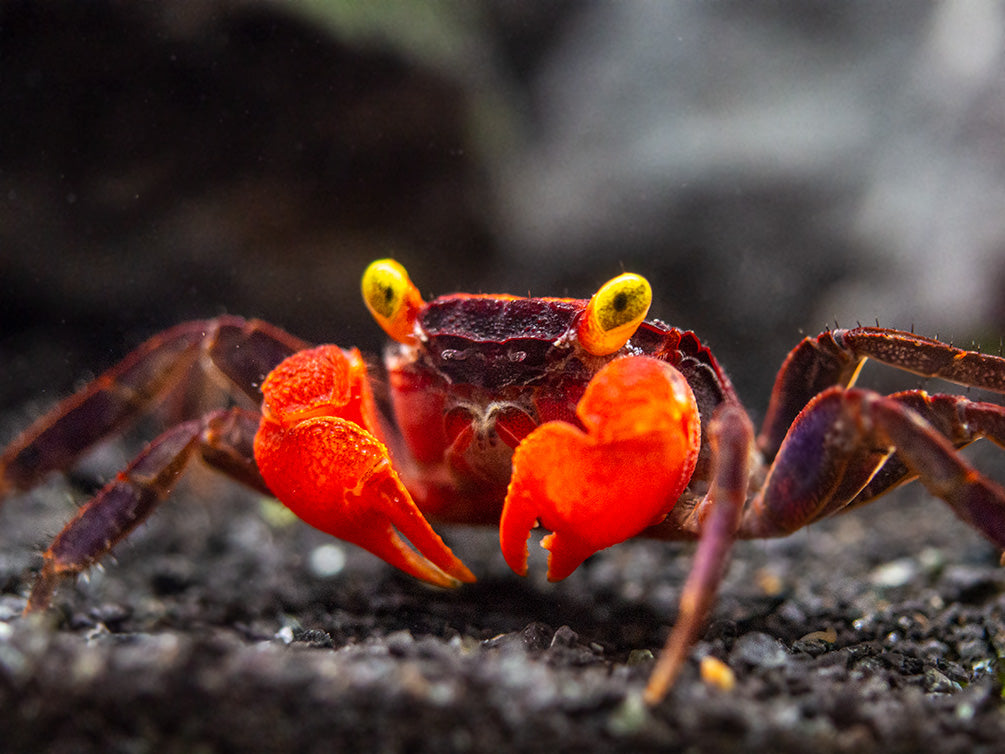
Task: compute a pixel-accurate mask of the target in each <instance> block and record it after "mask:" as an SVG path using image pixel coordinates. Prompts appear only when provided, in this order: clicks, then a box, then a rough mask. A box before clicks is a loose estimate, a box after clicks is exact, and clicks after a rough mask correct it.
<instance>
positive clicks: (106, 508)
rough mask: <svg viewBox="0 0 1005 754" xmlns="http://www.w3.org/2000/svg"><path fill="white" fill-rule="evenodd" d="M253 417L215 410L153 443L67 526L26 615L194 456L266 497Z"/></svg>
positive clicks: (140, 514)
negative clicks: (257, 461) (254, 444)
mask: <svg viewBox="0 0 1005 754" xmlns="http://www.w3.org/2000/svg"><path fill="white" fill-rule="evenodd" d="M257 428H258V417H257V415H255V414H253V413H250V412H247V411H243V410H241V409H236V408H235V409H229V410H226V411H218V412H215V413H212V414H209V415H208V416H206V417H204V418H202V419H193V420H191V421H187V422H184V423H183V424H179V425H177V426H175V427H173V428H171V429H170V430H168V431H167V432H165V433H164V434H162V435H161V436H160V437H158V438H157V439H155V440H154V441H153V442H152V443H150V445H148V446H147V447H146V449H145V450H143V452H142V453H140V454H139V455H138V456H137V457H136V458H135V459H134V460H133V461H132V462H131V463H130V464H129V466H128V467H127V468H126V469H125V470H124V471H122V472H120V473H119V474H118V475H117V476H116V477H115V478H114V479H113V480H112V481H111V482H109V483H108V484H107V485H105V487H104V489H102V490H101V491H100V492H99V493H98V494H97V495H96V496H95V497H94V498H93V499H92V500H91V501H90V502H88V503H87V504H86V505H84V506H82V507H81V508H80V510H79V511H78V512H77V515H76V516H74V518H73V519H72V520H71V521H70V522H69V523H68V524H66V526H65V527H64V528H63V530H62V531H61V532H60V533H59V534H58V535H57V536H56V538H55V539H54V540H53V542H52V544H51V545H50V546H49V549H47V550H46V551H45V553H44V555H43V558H44V560H43V564H42V570H41V573H40V574H39V576H38V579H37V580H36V582H35V586H34V588H33V589H32V592H31V595H30V597H29V599H28V604H27V606H26V607H25V612H26V613H27V612H33V611H36V610H44V609H45V608H46V607H48V605H49V601H50V599H51V598H52V593H53V591H54V590H55V588H56V586H57V584H58V583H59V581H60V580H61V579H63V578H65V577H66V576H70V575H74V574H77V573H80V572H81V571H83V570H85V569H86V568H88V567H89V566H91V565H93V564H94V563H96V562H97V561H98V560H99V559H100V558H101V557H102V556H103V555H104V554H105V553H107V552H108V551H109V550H110V549H111V548H112V547H114V546H115V544H116V543H117V542H119V541H120V540H121V539H122V538H123V537H125V536H126V535H127V534H129V532H131V531H132V530H133V529H134V528H136V526H137V525H139V524H140V523H141V522H142V521H143V520H144V519H146V517H147V516H149V515H150V514H151V513H152V512H153V510H154V509H155V508H156V507H157V505H158V504H159V503H160V502H161V501H162V500H163V499H164V498H165V497H166V496H167V495H168V493H169V492H170V491H171V489H172V487H174V484H175V482H176V481H177V480H178V478H179V477H180V476H181V473H182V471H183V470H184V467H185V464H186V462H187V461H188V460H189V458H190V457H191V455H192V453H193V452H195V451H197V452H199V453H200V454H201V456H202V458H203V459H204V460H205V461H206V462H207V463H209V464H210V465H211V466H214V467H215V468H217V469H219V470H221V471H224V472H225V473H227V474H228V475H229V476H231V477H233V478H235V479H237V480H238V481H241V482H244V483H245V484H247V485H249V486H251V487H253V488H255V489H258V490H260V491H262V492H265V493H266V494H268V489H267V488H266V487H265V483H264V482H263V481H262V478H261V476H260V475H259V473H258V469H257V468H256V466H255V464H254V459H253V456H252V440H253V438H254V434H255V431H256V429H257Z"/></svg>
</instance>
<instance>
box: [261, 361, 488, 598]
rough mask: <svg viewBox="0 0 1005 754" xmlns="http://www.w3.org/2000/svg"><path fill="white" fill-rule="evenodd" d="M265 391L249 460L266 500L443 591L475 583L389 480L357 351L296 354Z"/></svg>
mask: <svg viewBox="0 0 1005 754" xmlns="http://www.w3.org/2000/svg"><path fill="white" fill-rule="evenodd" d="M263 390H264V394H265V400H264V402H263V404H262V423H261V426H260V427H259V431H258V434H257V435H256V437H255V459H256V462H257V463H258V468H259V469H260V470H261V473H262V476H263V478H264V479H265V481H266V483H267V484H268V487H269V489H270V490H271V491H272V494H274V495H275V496H276V497H277V498H279V500H280V501H282V502H283V503H284V504H285V505H286V506H287V507H288V508H289V509H290V510H292V511H293V512H294V513H296V514H297V516H299V517H300V518H301V519H303V520H304V521H306V522H307V523H309V524H310V525H312V526H314V527H316V528H318V529H320V530H321V531H324V532H327V533H328V534H331V535H332V536H335V537H338V538H339V539H343V540H345V541H347V542H352V543H353V544H356V545H359V546H360V547H363V548H365V549H367V550H369V551H370V552H372V553H374V554H375V555H377V556H378V557H380V558H383V559H384V560H385V561H387V562H388V563H390V564H391V565H393V566H395V567H397V568H400V569H401V570H403V571H405V572H406V573H409V574H411V575H412V576H415V577H416V578H419V579H423V580H425V581H428V582H430V583H433V584H437V585H439V586H457V584H458V583H459V582H462V581H474V575H473V574H472V573H471V571H469V570H468V569H467V567H466V566H465V565H464V564H463V563H462V562H461V561H460V560H459V559H458V558H457V557H456V556H455V555H454V554H453V552H451V551H450V548H449V547H447V545H446V544H444V542H443V540H442V539H441V538H440V537H439V535H438V534H436V532H435V531H433V529H432V527H431V526H430V525H429V523H428V522H427V521H426V519H425V517H424V516H423V515H422V513H421V511H420V510H419V509H418V507H417V506H416V505H415V503H414V501H413V500H412V497H411V495H410V494H409V493H408V490H406V489H405V487H404V485H403V484H402V482H401V479H400V478H399V477H398V474H397V472H396V471H395V470H394V468H393V466H392V463H391V457H390V454H389V452H388V449H387V447H386V445H385V444H384V443H383V442H382V441H381V439H380V437H379V434H380V426H379V421H378V419H377V414H376V408H375V406H374V403H373V397H372V395H371V393H370V388H369V384H368V382H367V379H366V367H365V365H364V364H363V359H362V357H361V356H360V354H359V352H358V351H355V350H352V351H343V350H342V349H340V348H338V347H336V346H319V347H317V348H314V349H310V350H306V351H300V352H299V353H296V354H294V355H293V356H291V357H290V358H288V359H286V360H285V361H283V362H282V363H281V364H280V365H279V366H278V367H276V369H274V370H273V371H272V372H271V373H270V374H269V377H268V379H267V380H266V382H265V384H264V386H263ZM399 532H400V534H401V535H404V536H405V537H407V538H408V540H409V542H411V544H412V545H413V546H414V548H415V549H414V550H413V549H412V548H410V547H409V546H408V545H407V544H406V543H405V541H404V540H403V539H402V537H401V536H399Z"/></svg>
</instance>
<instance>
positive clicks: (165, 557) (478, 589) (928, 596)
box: [0, 448, 1005, 754]
mask: <svg viewBox="0 0 1005 754" xmlns="http://www.w3.org/2000/svg"><path fill="white" fill-rule="evenodd" d="M120 452H121V451H119V450H117V449H115V448H112V449H110V450H105V451H102V452H100V453H99V454H98V457H97V458H95V459H93V460H92V462H91V465H93V466H96V467H103V466H105V465H106V464H109V463H113V464H114V463H115V462H117V461H118V460H119V459H118V458H117V457H115V456H116V454H117V453H120ZM87 474H88V467H87V465H85V468H84V471H83V472H82V475H80V476H78V477H75V478H74V479H73V480H70V481H69V482H66V481H61V480H54V481H53V482H52V483H50V484H49V485H47V486H46V487H45V488H43V489H42V490H41V491H36V492H34V493H32V494H30V495H25V496H21V497H17V498H13V499H11V500H9V501H8V502H7V504H6V505H5V506H4V508H3V509H2V510H0V545H2V547H0V585H2V597H0V731H2V738H0V741H2V744H0V746H2V747H3V748H4V749H5V750H11V751H15V750H19V751H28V750H36V751H39V750H47V751H75V752H79V751H101V752H143V751H158V752H165V751H167V752H171V751H225V750H234V749H241V750H245V751H268V750H297V751H337V750H354V751H369V752H406V751H407V752H418V751H542V750H552V751H556V750H575V751H600V750H604V751H610V750H624V751H646V750H690V751H753V750H756V751H782V752H804V751H817V752H830V751H836V752H856V753H857V754H858V753H860V752H864V751H884V752H891V751H914V750H925V751H938V752H981V751H999V750H1001V748H1002V745H1001V743H1000V742H1001V741H1002V740H1003V735H1005V717H1003V711H1002V702H1001V696H1002V681H1001V674H1002V665H1001V664H1000V663H1001V660H1000V659H999V658H1000V656H1001V655H1002V653H1003V652H1005V596H1003V589H1002V587H1003V586H1005V574H1003V572H1002V571H1001V570H1000V568H999V566H998V553H997V552H996V551H995V549H994V548H993V547H991V546H990V545H988V544H987V543H985V542H984V541H983V540H982V539H981V538H980V537H979V536H978V535H976V534H975V533H973V532H972V531H971V530H970V529H968V528H967V527H966V526H965V525H963V524H962V523H960V522H959V521H957V520H956V519H955V518H954V517H953V515H952V514H951V513H950V512H949V511H948V509H946V508H945V507H944V506H943V505H942V504H941V503H939V502H938V501H935V500H932V499H930V498H928V497H927V495H926V494H925V493H924V490H923V489H922V488H920V487H918V486H916V485H912V486H909V487H908V488H906V489H904V490H902V491H901V492H899V493H897V494H896V495H895V496H893V498H891V500H890V502H889V503H882V504H878V505H874V506H871V507H869V508H867V509H864V510H862V511H860V512H856V513H854V514H849V515H846V516H842V517H839V518H837V519H834V520H832V521H828V522H825V523H823V524H821V525H817V526H815V527H813V528H811V529H809V530H807V531H804V532H800V533H797V534H796V535H794V536H792V537H790V538H789V539H786V540H778V541H772V542H750V543H741V544H740V545H739V546H738V547H737V549H736V553H735V556H734V559H733V563H732V566H731V569H730V574H729V578H728V580H727V583H726V584H725V586H724V588H723V590H722V595H721V598H720V600H719V604H718V607H717V609H716V611H715V614H714V617H713V620H712V622H711V624H710V626H709V628H708V631H707V633H706V635H705V638H704V640H703V641H702V642H701V643H700V644H699V645H698V646H697V647H696V648H695V650H694V652H693V654H692V658H691V660H690V661H689V663H688V666H687V668H686V671H685V673H684V674H683V676H682V678H681V679H680V681H679V683H678V684H677V686H676V687H675V688H674V689H673V691H672V692H671V694H670V696H669V698H668V699H667V700H666V701H665V703H663V704H662V705H660V706H659V707H657V708H655V709H651V710H650V709H646V708H645V707H644V706H643V705H642V703H641V701H640V691H641V689H642V687H643V685H644V682H645V679H646V677H647V674H648V672H649V669H650V667H651V665H652V653H653V652H655V651H657V650H658V647H659V646H660V645H661V643H662V641H663V639H664V638H665V635H666V631H667V627H666V626H667V624H668V623H669V622H671V621H672V620H673V616H674V614H675V611H676V600H677V598H678V595H679V585H680V584H681V582H682V580H683V578H684V575H685V574H686V571H687V568H688V566H689V564H690V559H691V554H692V548H691V547H690V546H686V545H683V546H682V545H663V544H660V543H653V542H632V543H628V544H625V545H622V546H620V547H617V548H614V549H612V550H610V551H608V552H605V553H602V554H600V555H598V556H596V557H594V558H593V559H591V560H590V561H588V562H587V563H586V564H585V565H584V566H583V567H581V568H580V569H579V571H578V572H577V573H575V574H574V575H573V576H572V577H571V578H569V579H568V580H566V581H565V582H563V583H561V584H557V585H552V584H548V583H547V582H546V581H545V580H544V578H543V575H542V572H543V570H544V562H543V558H542V557H540V556H538V555H536V553H533V551H537V550H539V548H537V547H536V546H534V547H533V548H532V554H533V555H534V557H533V558H532V567H533V566H536V568H533V571H534V573H533V574H532V576H531V577H530V578H528V579H521V578H519V577H517V576H515V575H513V574H512V573H510V572H508V571H507V569H506V566H505V564H504V563H503V561H502V558H501V556H500V555H499V554H498V546H497V542H496V540H495V538H494V535H493V533H492V532H491V531H486V530H479V529H450V530H447V531H446V538H447V540H448V541H449V542H450V543H451V545H452V546H453V547H454V549H455V551H456V552H457V553H458V554H459V555H460V556H461V557H462V558H464V559H465V561H466V562H467V563H468V565H469V566H471V567H472V569H473V570H474V571H475V572H476V573H477V574H479V575H480V577H481V578H480V581H479V582H478V583H477V584H475V585H471V586H466V587H464V588H462V589H459V590H457V591H449V592H448V591H443V590H437V589H432V588H428V587H425V586H423V585H421V584H418V583H416V582H413V581H411V580H409V579H408V578H406V577H403V576H401V575H399V574H397V573H396V572H394V571H393V570H392V569H391V568H389V567H387V566H385V565H383V564H382V563H380V562H378V561H376V559H374V558H372V557H371V556H370V555H368V554H367V553H364V552H362V551H359V550H357V549H355V548H352V547H349V546H344V545H341V544H340V543H337V542H335V541H334V540H331V539H329V538H327V537H324V536H323V535H320V534H319V533H317V532H314V531H312V530H309V529H308V528H307V527H306V526H304V525H302V524H300V523H297V522H289V521H286V520H285V518H284V517H283V516H281V515H276V512H277V510H278V509H277V508H275V507H272V506H271V505H269V504H265V503H263V502H262V501H258V500H256V499H254V498H253V497H249V496H246V495H245V494H244V493H241V492H239V491H237V490H235V489H234V488H233V487H232V486H230V485H228V484H223V483H220V482H218V481H217V480H216V479H214V478H212V477H210V476H209V475H208V474H205V473H196V474H193V475H190V476H189V480H188V481H187V482H186V483H185V484H184V485H183V488H182V489H180V490H179V492H178V494H177V495H176V496H175V498H174V499H172V501H171V503H170V505H167V506H165V507H164V508H163V509H162V510H161V511H159V512H158V513H157V514H156V515H155V516H153V517H152V519H151V520H150V521H149V522H148V523H147V524H145V525H144V526H143V527H141V529H140V530H139V531H137V532H136V534H135V535H134V536H133V537H132V538H130V540H128V541H127V542H126V543H123V544H122V545H120V546H119V547H118V548H117V550H116V559H114V560H111V561H110V562H109V563H107V564H106V565H105V567H104V568H103V569H99V570H96V571H95V572H94V573H92V574H91V576H90V578H89V579H87V580H81V581H80V582H79V583H78V584H76V585H70V584H68V585H66V586H65V587H64V588H63V589H62V590H60V591H59V592H58V594H57V598H56V605H55V608H54V609H53V610H52V611H51V612H50V613H49V614H48V615H46V616H43V617H41V618H38V619H24V618H20V617H18V613H19V612H20V610H21V608H22V607H23V605H24V597H25V595H26V593H27V590H28V588H29V585H30V579H31V570H32V569H33V568H37V566H38V563H39V556H38V554H37V552H38V550H37V548H38V546H39V545H41V544H43V543H44V540H45V538H46V536H48V535H51V534H52V533H54V532H55V531H56V530H58V527H59V525H60V522H61V521H62V520H63V519H64V518H66V517H67V516H68V515H70V513H71V511H72V509H73V503H72V502H71V499H72V498H75V497H79V496H80V490H79V489H78V488H79V487H80V486H81V484H84V483H85V482H83V481H82V480H85V479H87ZM74 485H76V486H74ZM831 629H833V632H834V633H833V634H832V635H831V637H825V638H833V639H834V640H833V642H828V641H826V640H825V639H821V638H814V637H813V636H811V637H809V638H806V637H807V634H816V636H817V637H819V634H817V633H816V632H823V633H825V634H826V633H829V632H830V630H831ZM706 654H711V655H714V656H715V657H718V658H720V659H722V660H725V661H726V662H727V663H728V664H729V666H730V667H731V668H732V669H733V671H734V672H735V674H736V679H737V683H736V686H735V688H734V689H733V690H731V691H723V690H721V689H718V688H715V687H713V686H710V685H707V684H706V683H704V682H703V681H702V680H701V679H700V677H699V672H698V658H700V657H701V656H702V655H706Z"/></svg>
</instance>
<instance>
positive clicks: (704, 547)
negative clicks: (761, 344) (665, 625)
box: [644, 404, 754, 704]
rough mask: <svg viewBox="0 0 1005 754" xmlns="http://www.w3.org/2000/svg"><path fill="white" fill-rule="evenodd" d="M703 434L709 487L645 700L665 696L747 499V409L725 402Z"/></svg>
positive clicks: (711, 595) (708, 602) (750, 435)
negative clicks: (709, 459) (691, 555)
mask: <svg viewBox="0 0 1005 754" xmlns="http://www.w3.org/2000/svg"><path fill="white" fill-rule="evenodd" d="M708 438H709V442H711V443H712V459H713V461H712V463H713V467H712V480H713V481H712V487H711V489H710V490H709V492H708V495H707V496H706V498H705V499H704V500H703V501H702V503H700V504H699V506H698V507H697V508H696V509H695V514H696V515H697V516H699V517H701V518H702V520H701V524H700V526H701V539H700V540H699V543H698V550H697V552H696V553H695V561H694V565H693V566H692V567H691V573H690V574H689V575H688V578H687V581H686V582H685V583H684V590H683V592H682V593H681V600H680V608H679V610H678V614H677V621H676V622H675V623H674V626H673V630H672V631H671V633H670V636H669V638H668V639H667V642H666V645H665V646H664V648H663V651H662V652H661V653H660V656H659V659H658V660H657V662H656V666H655V667H654V668H653V672H652V675H650V676H649V683H648V685H647V686H646V690H645V693H644V699H645V701H646V702H647V703H648V704H656V703H658V702H659V701H661V700H662V699H663V697H664V696H666V693H667V690H668V689H669V688H670V687H671V686H672V685H673V683H674V680H675V679H676V677H677V674H678V673H679V672H680V669H681V667H682V665H683V663H684V660H685V659H686V657H687V653H688V650H689V649H690V648H691V646H692V645H693V644H694V642H695V641H696V640H697V638H698V636H699V634H700V632H701V629H702V627H703V626H704V625H705V620H706V618H707V616H708V612H709V610H710V609H711V607H712V604H713V602H714V600H715V595H716V592H717V591H718V588H719V583H720V582H721V581H722V577H723V575H724V573H725V569H726V565H727V562H728V559H729V552H730V550H731V548H732V546H733V541H734V540H735V538H736V530H737V527H738V525H739V522H740V515H741V512H742V510H743V504H744V503H745V502H746V499H747V485H748V482H749V478H750V469H749V459H750V450H751V447H752V445H753V439H754V430H753V427H752V426H751V424H750V419H749V418H748V417H747V413H746V411H744V410H743V409H742V408H741V407H740V406H738V405H735V404H724V405H723V407H722V408H720V409H719V410H718V411H717V412H716V414H715V416H714V418H713V420H712V422H711V426H710V427H709V430H708Z"/></svg>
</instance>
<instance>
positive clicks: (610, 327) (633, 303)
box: [578, 272, 653, 356]
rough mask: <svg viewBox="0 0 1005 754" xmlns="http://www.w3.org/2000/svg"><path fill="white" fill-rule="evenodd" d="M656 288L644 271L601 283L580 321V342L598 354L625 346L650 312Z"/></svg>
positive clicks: (627, 273) (608, 352)
mask: <svg viewBox="0 0 1005 754" xmlns="http://www.w3.org/2000/svg"><path fill="white" fill-rule="evenodd" d="M652 301H653V291H652V288H650V287H649V281H647V280H646V279H645V278H644V277H642V276H641V275H634V274H632V273H630V272H626V273H625V274H624V275H618V276H617V277H616V278H614V279H613V280H609V281H608V282H606V283H604V284H603V285H602V286H600V290H599V291H597V292H596V293H594V294H593V298H591V299H590V303H589V304H587V305H586V311H584V312H583V318H582V319H581V320H580V323H579V331H578V335H579V342H580V343H582V345H583V348H585V349H586V350H587V351H589V352H590V353H592V354H594V355H595V356H605V355H607V354H610V353H614V352H615V351H617V350H618V349H619V348H621V347H622V346H623V345H624V344H625V343H627V342H628V339H629V338H631V337H632V335H634V334H635V331H636V330H637V329H638V327H639V325H640V324H641V323H642V320H644V319H645V318H646V314H647V313H648V312H649V305H650V304H651V303H652Z"/></svg>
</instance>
